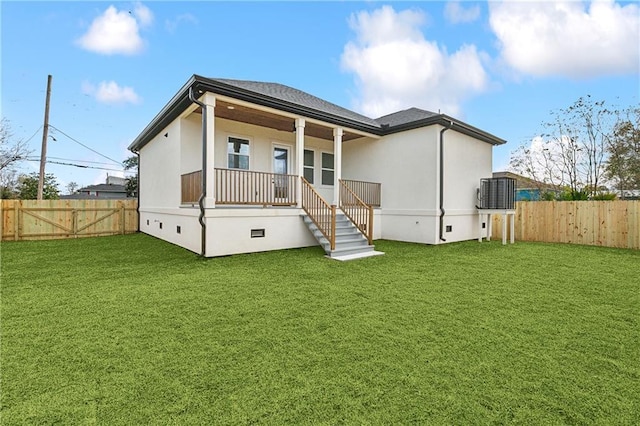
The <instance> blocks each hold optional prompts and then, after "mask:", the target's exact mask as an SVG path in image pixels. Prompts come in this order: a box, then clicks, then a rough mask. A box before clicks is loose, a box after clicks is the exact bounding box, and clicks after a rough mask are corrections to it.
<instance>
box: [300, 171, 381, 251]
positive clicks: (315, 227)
mask: <svg viewBox="0 0 640 426" xmlns="http://www.w3.org/2000/svg"><path fill="white" fill-rule="evenodd" d="M302 183H303V185H302V187H303V192H302V193H303V196H302V199H303V202H302V208H303V210H304V212H305V213H304V214H302V219H303V220H304V223H305V224H306V225H307V227H308V228H309V230H310V231H311V233H312V234H313V236H314V237H315V238H316V240H318V242H319V243H320V245H321V246H322V248H323V249H324V251H325V253H327V256H328V257H330V258H332V259H336V260H352V259H360V258H363V257H369V256H377V255H381V254H384V253H382V252H379V251H375V247H374V245H373V241H372V240H373V208H372V207H371V206H367V205H366V204H364V203H363V202H362V201H361V200H359V199H358V197H357V196H356V195H355V194H354V193H353V191H351V190H350V189H348V188H346V187H345V188H346V189H345V188H341V190H343V189H344V190H345V195H344V196H343V195H342V193H341V197H340V198H341V202H340V204H341V206H340V209H337V208H336V206H335V205H329V203H327V202H326V201H325V200H324V199H323V198H322V197H321V196H320V195H319V194H318V193H317V192H316V191H315V189H313V187H312V186H311V185H310V184H309V183H308V182H307V181H306V180H305V179H304V178H302ZM355 223H358V224H359V225H358V226H356V225H355Z"/></svg>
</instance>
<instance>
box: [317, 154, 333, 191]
mask: <svg viewBox="0 0 640 426" xmlns="http://www.w3.org/2000/svg"><path fill="white" fill-rule="evenodd" d="M322 154H329V155H331V156H333V163H332V168H331V169H325V168H324V167H323V165H322ZM325 170H331V171H332V172H333V182H331V184H325V183H323V182H322V172H323V171H325ZM335 173H336V155H335V154H334V153H333V152H329V151H320V186H322V187H325V188H333V187H334V183H335V179H336V174H335Z"/></svg>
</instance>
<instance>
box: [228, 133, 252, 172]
mask: <svg viewBox="0 0 640 426" xmlns="http://www.w3.org/2000/svg"><path fill="white" fill-rule="evenodd" d="M230 138H234V139H242V140H245V141H247V142H248V145H249V152H248V153H247V154H246V156H247V160H248V161H249V164H248V165H247V168H246V169H241V168H237V167H231V165H230V164H229V154H231V155H238V156H240V155H245V154H235V153H230V152H229V139H230ZM226 139H227V143H226V147H227V149H226V150H225V153H226V157H227V161H226V165H227V169H231V170H251V145H253V141H252V140H251V138H249V137H247V136H242V135H236V134H227V138H226Z"/></svg>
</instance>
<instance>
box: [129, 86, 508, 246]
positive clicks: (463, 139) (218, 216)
mask: <svg viewBox="0 0 640 426" xmlns="http://www.w3.org/2000/svg"><path fill="white" fill-rule="evenodd" d="M203 123H204V124H203ZM504 142H505V141H504V140H502V139H500V138H497V137H496V136H493V135H491V134H489V133H486V132H484V131H482V130H480V129H478V128H475V127H473V126H470V125H468V124H466V123H463V122H461V121H459V120H457V119H455V118H452V117H449V116H447V115H444V114H436V113H432V112H428V111H424V110H420V109H417V108H411V109H407V110H404V111H399V112H397V113H394V114H389V115H386V116H384V117H380V118H378V119H375V120H374V119H371V118H368V117H365V116H363V115H360V114H358V113H355V112H353V111H350V110H347V109H345V108H342V107H339V106H337V105H334V104H331V103H329V102H327V101H324V100H322V99H319V98H317V97H315V96H312V95H310V94H308V93H305V92H302V91H300V90H297V89H293V88H291V87H288V86H284V85H281V84H276V83H261V82H253V81H241V80H226V79H209V78H204V77H200V76H197V75H194V76H193V77H192V78H191V79H189V81H188V82H187V83H186V84H185V85H184V86H183V87H182V88H181V89H180V90H179V92H178V93H177V94H176V95H175V96H174V97H173V98H172V99H171V100H170V101H169V103H168V104H167V105H166V106H165V107H164V108H163V109H162V110H161V111H160V112H159V114H158V115H157V116H156V117H155V118H154V119H153V120H152V121H151V123H149V125H148V126H147V127H146V128H145V129H144V130H143V131H142V133H141V134H140V135H139V136H138V137H137V138H136V139H135V140H134V141H133V143H132V144H131V145H130V146H129V149H130V150H131V151H133V152H135V153H138V154H139V156H140V157H139V161H140V171H139V200H140V204H139V213H140V216H139V217H140V230H141V231H142V232H145V233H147V234H150V235H154V236H156V237H158V238H161V239H164V240H166V241H169V242H172V243H174V244H177V245H180V246H182V247H185V248H187V249H189V250H192V251H194V252H197V253H201V254H202V255H204V256H207V257H212V256H223V255H229V254H234V253H248V252H257V251H266V250H276V249H284V248H294V247H306V246H312V245H317V244H318V242H320V243H321V244H322V245H323V247H324V248H325V250H326V252H327V253H328V254H330V255H332V256H335V257H340V256H343V255H350V254H354V253H355V254H358V253H362V252H365V254H366V253H369V254H371V253H372V250H373V247H372V242H371V240H373V239H378V238H384V239H389V240H399V241H411V242H418V243H427V244H440V243H443V242H452V241H462V240H470V239H476V238H478V236H479V235H481V234H482V233H486V230H484V229H482V228H484V226H482V227H481V225H480V224H479V223H478V210H477V208H476V204H477V188H478V187H479V184H480V179H482V178H488V177H491V169H492V165H491V161H492V148H493V146H494V145H499V144H503V143H504ZM441 147H443V148H444V149H441ZM303 178H304V179H303ZM202 188H204V192H202V190H201V189H202ZM201 194H202V196H201ZM332 204H333V205H337V208H336V211H335V213H334V211H333V209H332V208H331V205H332ZM342 212H344V213H345V214H346V216H347V217H351V219H352V220H348V219H346V218H345V217H344V216H343V214H342ZM363 240H364V242H363Z"/></svg>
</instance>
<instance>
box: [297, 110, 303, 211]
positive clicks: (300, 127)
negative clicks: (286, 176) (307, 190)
mask: <svg viewBox="0 0 640 426" xmlns="http://www.w3.org/2000/svg"><path fill="white" fill-rule="evenodd" d="M304 125H305V121H304V118H296V168H297V171H298V172H297V175H298V179H297V180H296V200H297V205H298V208H302V180H301V177H302V176H304Z"/></svg>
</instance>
